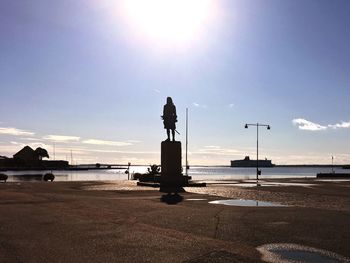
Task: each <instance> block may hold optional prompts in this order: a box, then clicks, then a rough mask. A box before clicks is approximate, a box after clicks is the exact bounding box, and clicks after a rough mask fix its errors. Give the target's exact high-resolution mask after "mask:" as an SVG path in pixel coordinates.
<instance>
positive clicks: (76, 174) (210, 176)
mask: <svg viewBox="0 0 350 263" xmlns="http://www.w3.org/2000/svg"><path fill="white" fill-rule="evenodd" d="M147 168H148V166H131V167H130V174H132V173H147ZM331 170H332V168H331V167H272V168H261V171H262V172H261V175H260V176H259V179H270V178H271V179H273V178H316V174H317V173H321V172H322V173H328V172H331ZM334 171H335V172H336V173H341V172H343V173H344V172H346V171H348V170H343V169H341V168H338V167H337V168H334ZM47 172H51V171H7V172H4V173H5V174H7V175H8V176H9V178H8V181H9V182H18V181H40V180H41V178H40V176H38V175H40V174H45V173H47ZM52 172H53V174H54V175H55V181H106V180H128V174H126V173H125V172H126V169H111V170H102V169H101V170H84V171H69V170H67V171H52ZM188 173H189V176H191V177H192V180H202V181H216V180H220V181H222V180H228V181H229V180H241V179H243V180H248V179H255V178H256V168H232V167H228V166H205V167H204V166H194V167H191V168H190V169H189V170H188ZM31 175H32V176H31Z"/></svg>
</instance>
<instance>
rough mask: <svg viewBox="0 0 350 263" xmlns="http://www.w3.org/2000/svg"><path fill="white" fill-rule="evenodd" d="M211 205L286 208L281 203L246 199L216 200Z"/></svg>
mask: <svg viewBox="0 0 350 263" xmlns="http://www.w3.org/2000/svg"><path fill="white" fill-rule="evenodd" d="M209 204H216V205H231V206H261V207H264V206H285V205H282V204H280V203H272V202H262V201H258V200H246V199H228V200H216V201H211V202H209Z"/></svg>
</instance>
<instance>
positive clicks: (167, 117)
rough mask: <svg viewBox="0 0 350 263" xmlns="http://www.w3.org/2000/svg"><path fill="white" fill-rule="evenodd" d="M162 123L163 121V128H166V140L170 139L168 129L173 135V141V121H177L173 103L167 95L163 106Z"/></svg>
mask: <svg viewBox="0 0 350 263" xmlns="http://www.w3.org/2000/svg"><path fill="white" fill-rule="evenodd" d="M162 118H163V120H164V121H163V123H164V129H166V133H167V136H168V138H167V141H170V130H171V133H172V135H173V141H175V130H176V126H175V123H176V122H177V115H176V107H175V105H174V103H173V100H172V99H171V98H170V97H168V98H167V99H166V104H165V105H164V108H163V116H162Z"/></svg>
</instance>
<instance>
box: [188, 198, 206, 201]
mask: <svg viewBox="0 0 350 263" xmlns="http://www.w3.org/2000/svg"><path fill="white" fill-rule="evenodd" d="M205 200H207V199H203V198H189V199H186V201H205Z"/></svg>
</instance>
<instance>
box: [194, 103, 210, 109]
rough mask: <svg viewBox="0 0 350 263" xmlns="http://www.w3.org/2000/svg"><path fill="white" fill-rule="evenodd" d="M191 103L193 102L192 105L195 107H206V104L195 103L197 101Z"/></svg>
mask: <svg viewBox="0 0 350 263" xmlns="http://www.w3.org/2000/svg"><path fill="white" fill-rule="evenodd" d="M192 104H193V106H195V107H197V108H206V107H207V105H204V104H199V103H197V102H193V103H192Z"/></svg>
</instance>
